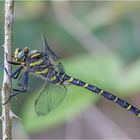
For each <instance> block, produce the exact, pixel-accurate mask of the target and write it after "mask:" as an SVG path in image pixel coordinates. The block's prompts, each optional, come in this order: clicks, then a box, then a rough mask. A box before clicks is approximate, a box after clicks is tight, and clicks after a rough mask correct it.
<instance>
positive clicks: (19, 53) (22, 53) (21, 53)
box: [14, 47, 29, 62]
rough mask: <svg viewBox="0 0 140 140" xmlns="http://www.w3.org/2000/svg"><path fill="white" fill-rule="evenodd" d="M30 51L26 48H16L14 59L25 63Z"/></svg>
mask: <svg viewBox="0 0 140 140" xmlns="http://www.w3.org/2000/svg"><path fill="white" fill-rule="evenodd" d="M28 53H29V49H28V48H27V47H25V48H24V49H21V48H16V50H15V56H14V59H15V61H17V62H24V61H25V60H26V58H27V57H28Z"/></svg>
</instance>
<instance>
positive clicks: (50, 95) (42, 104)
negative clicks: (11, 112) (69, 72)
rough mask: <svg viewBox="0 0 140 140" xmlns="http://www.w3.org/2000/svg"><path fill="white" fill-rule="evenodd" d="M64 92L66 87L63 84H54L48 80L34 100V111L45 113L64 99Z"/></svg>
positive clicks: (40, 113)
mask: <svg viewBox="0 0 140 140" xmlns="http://www.w3.org/2000/svg"><path fill="white" fill-rule="evenodd" d="M66 92H67V89H66V87H65V86H64V85H55V84H53V83H50V82H48V83H47V84H46V87H45V88H44V89H43V90H42V91H41V93H40V95H39V96H38V98H37V100H36V102H35V111H36V113H37V114H38V115H47V114H48V113H49V112H50V111H51V110H53V109H55V108H56V107H57V106H58V105H59V104H60V103H61V102H62V101H63V100H64V98H65V96H66Z"/></svg>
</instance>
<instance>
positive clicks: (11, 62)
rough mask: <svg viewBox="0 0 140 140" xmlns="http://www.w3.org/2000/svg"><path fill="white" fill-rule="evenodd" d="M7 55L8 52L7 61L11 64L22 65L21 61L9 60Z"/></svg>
mask: <svg viewBox="0 0 140 140" xmlns="http://www.w3.org/2000/svg"><path fill="white" fill-rule="evenodd" d="M7 56H8V54H7V53H6V61H7V62H8V63H9V64H12V65H21V63H19V62H14V61H9V60H8V57H7Z"/></svg>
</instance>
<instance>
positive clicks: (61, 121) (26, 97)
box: [0, 1, 140, 139]
mask: <svg viewBox="0 0 140 140" xmlns="http://www.w3.org/2000/svg"><path fill="white" fill-rule="evenodd" d="M139 12H140V2H138V1H135V2H121V1H120V2H111V1H108V2H96V1H91V2H84V1H82V2H78V1H77V2H76V1H63V2H62V1H59V2H57V1H16V2H15V16H14V28H13V34H14V38H13V46H14V47H13V52H14V49H15V48H17V47H19V48H20V47H21V48H24V47H25V46H27V47H29V48H30V50H40V51H41V50H43V42H42V38H41V35H42V33H44V34H45V36H46V38H47V40H48V43H49V45H50V46H51V48H52V49H53V50H54V51H55V52H56V53H57V54H58V55H59V56H60V60H58V61H60V62H62V63H63V65H64V67H65V71H66V73H67V74H69V75H71V76H73V77H76V78H79V79H81V80H84V81H86V82H88V83H91V84H94V85H96V86H98V87H100V88H102V89H104V90H107V91H110V92H112V93H114V94H115V95H117V96H120V97H122V98H124V99H126V100H128V101H129V102H131V103H132V104H133V105H136V106H137V107H138V108H140V94H139V91H140V57H139V54H140V45H139V44H140V39H139V38H140V18H139ZM3 27H4V2H3V1H1V2H0V45H1V46H2V45H3V44H4V28H3ZM0 59H1V60H0V63H1V64H2V63H3V62H2V60H3V49H2V48H1V50H0ZM14 69H15V68H13V70H14ZM0 77H1V80H0V83H2V77H3V70H2V69H1V73H0ZM38 81H40V82H38ZM16 84H17V81H13V87H16ZM42 84H43V81H42V80H41V79H39V78H36V77H33V76H30V79H29V91H28V93H26V94H22V95H19V96H18V97H17V98H14V99H13V100H12V109H13V112H14V113H15V114H16V115H18V116H19V117H20V118H21V121H19V120H13V138H48V139H50V138H60V139H62V138H63V139H64V138H67V139H69V138H140V134H139V129H140V125H139V124H140V120H139V119H138V118H136V117H135V116H134V115H133V114H131V113H130V112H128V111H126V110H124V109H122V108H120V107H119V106H117V105H115V104H114V103H111V102H109V101H107V100H106V99H104V98H102V97H99V96H98V95H93V94H92V93H90V92H89V91H86V90H85V89H82V88H79V87H76V86H70V87H68V92H67V96H66V98H65V100H64V102H63V103H62V104H61V105H60V106H59V107H58V108H57V109H55V110H54V111H52V112H51V113H50V114H49V115H47V116H45V117H38V116H37V115H36V114H35V111H34V102H35V99H36V97H37V95H38V92H39V90H40V88H41V86H42Z"/></svg>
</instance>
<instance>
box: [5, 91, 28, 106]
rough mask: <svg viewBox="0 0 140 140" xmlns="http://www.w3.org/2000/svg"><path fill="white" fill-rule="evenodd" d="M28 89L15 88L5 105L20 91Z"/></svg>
mask: <svg viewBox="0 0 140 140" xmlns="http://www.w3.org/2000/svg"><path fill="white" fill-rule="evenodd" d="M26 91H27V89H21V90H20V89H13V93H14V94H12V95H10V97H9V99H8V100H7V101H6V102H5V103H4V104H3V105H5V104H7V103H8V102H9V101H10V100H11V99H12V98H13V97H14V96H16V95H18V94H20V93H25V92H26ZM15 92H16V93H15Z"/></svg>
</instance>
